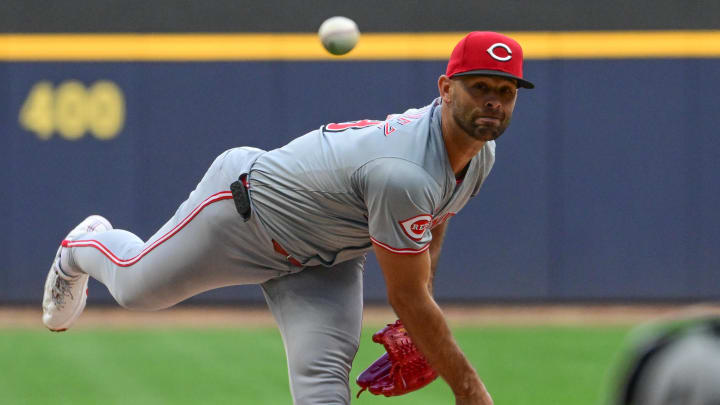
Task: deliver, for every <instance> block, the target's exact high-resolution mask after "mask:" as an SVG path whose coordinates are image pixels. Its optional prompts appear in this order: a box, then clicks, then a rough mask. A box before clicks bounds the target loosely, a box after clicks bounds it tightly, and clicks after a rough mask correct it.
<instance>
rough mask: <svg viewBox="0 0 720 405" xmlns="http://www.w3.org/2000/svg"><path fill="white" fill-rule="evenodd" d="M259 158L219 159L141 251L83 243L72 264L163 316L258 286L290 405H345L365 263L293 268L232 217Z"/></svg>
mask: <svg viewBox="0 0 720 405" xmlns="http://www.w3.org/2000/svg"><path fill="white" fill-rule="evenodd" d="M261 153H262V151H260V150H258V149H254V148H235V149H231V150H228V151H226V152H224V153H223V154H221V155H220V156H218V158H217V159H215V161H214V162H213V164H212V165H211V166H210V168H209V169H208V171H207V173H206V174H205V176H204V177H203V179H202V180H201V181H200V183H199V184H198V185H197V188H196V189H195V190H194V191H193V192H192V193H191V194H190V196H189V198H188V199H187V200H186V201H185V202H184V203H182V204H181V205H180V207H179V208H178V210H177V212H176V213H175V215H174V216H173V217H172V218H171V219H170V220H169V221H168V222H167V223H166V224H165V225H164V226H163V227H162V228H161V229H160V230H159V231H158V232H157V233H155V235H153V236H152V237H151V238H150V239H148V240H147V241H145V242H143V241H142V240H141V239H140V238H138V237H137V236H135V235H134V234H132V233H130V232H127V231H123V230H111V231H108V232H103V233H93V234H87V235H82V236H80V237H78V238H77V239H75V242H76V243H75V244H76V245H77V242H80V241H86V242H87V243H82V245H83V246H76V247H72V248H66V251H64V252H63V255H66V254H68V253H69V256H68V264H69V265H70V266H71V267H72V268H74V269H77V270H79V271H82V272H85V273H87V274H89V275H90V276H91V277H93V278H95V279H96V280H98V281H100V282H101V283H103V284H105V286H107V288H108V289H109V290H110V293H111V294H112V296H113V297H115V299H116V300H117V302H118V303H119V304H120V305H122V306H123V307H126V308H129V309H135V310H149V311H153V310H159V309H163V308H167V307H170V306H172V305H175V304H177V303H178V302H180V301H183V300H185V299H187V298H189V297H192V296H194V295H196V294H199V293H201V292H204V291H207V290H211V289H214V288H219V287H224V286H230V285H242V284H259V285H260V286H261V287H262V290H263V293H264V295H265V298H266V301H267V303H268V306H269V307H270V310H271V312H272V314H273V316H274V317H275V320H276V321H277V324H278V326H279V329H280V333H281V334H282V338H283V342H284V344H285V352H286V355H287V362H288V373H289V377H290V389H291V393H292V396H293V399H294V403H295V404H303V405H304V404H349V403H350V387H349V382H348V379H349V372H350V367H351V364H352V361H353V358H354V357H355V354H356V352H357V349H358V345H359V339H360V327H361V323H362V305H363V303H362V269H363V265H364V258H358V259H355V260H350V261H347V262H343V263H339V264H337V265H335V266H333V267H330V268H327V267H321V266H312V267H304V268H301V267H296V266H293V265H292V264H291V263H289V262H288V260H287V259H286V257H284V256H283V255H281V254H280V253H278V252H276V251H275V250H274V249H273V244H272V239H271V237H270V236H269V235H268V234H267V232H266V231H265V229H264V228H263V226H262V225H261V224H260V223H259V221H258V220H257V215H251V217H250V219H249V220H248V221H247V222H244V221H243V219H242V217H241V216H240V215H239V214H238V212H237V210H236V208H235V205H234V202H233V200H232V195H231V194H230V191H229V190H230V184H231V183H232V182H234V181H235V180H237V178H238V176H239V175H240V174H241V173H246V172H247V171H248V170H249V167H250V165H251V163H252V162H253V161H254V160H255V159H256V158H257V156H258V155H259V154H261Z"/></svg>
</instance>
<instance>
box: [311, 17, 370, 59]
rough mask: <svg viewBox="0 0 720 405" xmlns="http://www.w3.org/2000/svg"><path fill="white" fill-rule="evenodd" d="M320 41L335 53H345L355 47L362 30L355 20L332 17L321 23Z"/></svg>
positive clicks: (329, 50)
mask: <svg viewBox="0 0 720 405" xmlns="http://www.w3.org/2000/svg"><path fill="white" fill-rule="evenodd" d="M318 35H319V36H320V41H321V42H322V44H323V46H324V47H325V49H327V51H328V52H330V53H331V54H333V55H344V54H346V53H348V52H350V50H352V49H353V48H354V47H355V44H357V41H358V38H359V37H360V30H358V26H357V24H355V21H353V20H351V19H349V18H347V17H340V16H337V17H330V18H328V19H327V20H325V21H324V22H323V23H322V24H320V29H319V30H318Z"/></svg>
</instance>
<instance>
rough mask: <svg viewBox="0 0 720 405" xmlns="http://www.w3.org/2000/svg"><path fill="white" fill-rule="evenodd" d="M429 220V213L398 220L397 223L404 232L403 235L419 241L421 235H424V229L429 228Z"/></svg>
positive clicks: (430, 219)
mask: <svg viewBox="0 0 720 405" xmlns="http://www.w3.org/2000/svg"><path fill="white" fill-rule="evenodd" d="M431 221H432V216H431V215H428V214H421V215H417V216H414V217H412V218H408V219H406V220H404V221H399V224H400V227H401V228H402V230H403V232H405V235H407V236H408V237H409V238H410V239H412V240H414V241H415V242H419V241H420V240H421V239H422V237H423V235H425V231H426V230H428V229H429V228H430V223H431Z"/></svg>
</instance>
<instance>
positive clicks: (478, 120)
mask: <svg viewBox="0 0 720 405" xmlns="http://www.w3.org/2000/svg"><path fill="white" fill-rule="evenodd" d="M450 80H451V84H450V85H451V87H453V88H452V91H451V92H450V94H449V96H450V100H451V102H450V103H449V106H450V108H451V110H452V117H453V119H454V120H455V123H456V124H457V125H458V126H459V127H460V128H462V130H463V131H464V132H466V133H467V134H468V135H470V136H471V137H473V138H475V139H477V140H480V141H491V140H495V139H497V138H499V137H500V135H502V133H503V132H505V129H507V127H508V126H509V125H510V119H511V118H512V113H513V110H514V109H515V100H517V85H516V84H515V81H514V80H512V79H506V78H502V77H499V76H456V77H454V78H452V79H450Z"/></svg>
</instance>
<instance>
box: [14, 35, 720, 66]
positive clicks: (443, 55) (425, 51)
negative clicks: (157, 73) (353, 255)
mask: <svg viewBox="0 0 720 405" xmlns="http://www.w3.org/2000/svg"><path fill="white" fill-rule="evenodd" d="M464 34H465V33H458V32H454V33H427V32H423V33H397V34H388V33H365V34H362V35H361V37H360V42H359V43H358V45H357V47H356V48H355V49H354V50H353V51H352V52H350V53H349V54H347V55H345V56H341V57H338V56H333V55H330V54H329V53H327V52H325V50H324V49H323V48H322V46H321V45H320V41H319V40H318V38H317V36H316V35H315V34H249V33H247V34H199V33H198V34H0V61H242V60H408V59H410V60H446V59H447V58H448V56H449V55H450V51H451V50H452V48H453V46H454V45H455V44H456V43H457V41H458V40H460V38H462V36H463V35H464ZM506 34H508V35H510V36H512V37H513V38H515V39H516V40H518V42H520V44H521V45H522V46H523V49H524V51H525V56H526V58H527V59H607V58H718V57H720V31H600V32H597V31H585V32H507V33H506Z"/></svg>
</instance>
